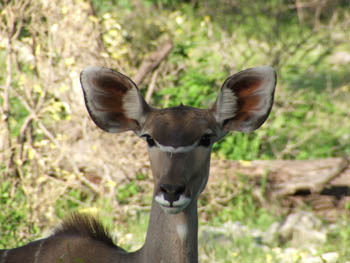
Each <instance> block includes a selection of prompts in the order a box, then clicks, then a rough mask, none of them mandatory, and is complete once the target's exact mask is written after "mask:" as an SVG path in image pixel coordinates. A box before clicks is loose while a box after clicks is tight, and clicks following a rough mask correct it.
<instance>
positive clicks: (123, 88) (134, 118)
mask: <svg viewBox="0 0 350 263" xmlns="http://www.w3.org/2000/svg"><path fill="white" fill-rule="evenodd" d="M80 83H81V86H82V88H83V91H84V98H85V104H86V107H87V110H88V112H89V114H90V116H91V118H92V120H93V121H94V122H95V124H96V125H97V126H98V127H100V128H101V129H103V130H104V131H107V132H113V133H114V132H122V131H127V130H133V131H135V132H137V131H138V130H139V129H140V127H141V126H142V124H143V123H144V120H145V118H146V115H147V112H148V111H149V109H150V107H149V106H148V105H147V103H146V102H145V100H144V99H143V97H142V95H141V94H140V92H139V90H138V89H137V87H136V85H135V83H134V82H132V80H131V79H129V78H128V77H126V76H124V75H123V74H121V73H119V72H116V71H113V70H111V69H107V68H102V67H87V68H85V69H84V70H83V71H82V72H81V74H80Z"/></svg>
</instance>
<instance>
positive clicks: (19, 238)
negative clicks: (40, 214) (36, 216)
mask: <svg viewBox="0 0 350 263" xmlns="http://www.w3.org/2000/svg"><path fill="white" fill-rule="evenodd" d="M0 172H1V171H0ZM0 176H1V175H0ZM0 207H1V213H0V233H1V238H0V248H1V247H15V246H20V245H23V244H25V243H26V242H28V240H27V239H26V237H25V236H24V235H23V232H29V234H30V236H31V239H32V240H33V239H35V235H37V234H38V229H37V228H36V227H35V226H34V225H32V224H30V221H29V218H28V215H29V213H30V211H29V210H28V207H27V200H26V196H25V194H24V192H23V190H22V189H21V188H20V187H18V186H16V185H15V182H14V181H12V180H5V181H2V182H1V184H0ZM22 231H23V232H22Z"/></svg>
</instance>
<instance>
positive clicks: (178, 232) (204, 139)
mask: <svg viewBox="0 0 350 263" xmlns="http://www.w3.org/2000/svg"><path fill="white" fill-rule="evenodd" d="M80 80H81V84H82V87H83V91H84V96H85V103H86V106H87V109H88V112H89V114H90V116H91V118H92V120H93V121H94V122H95V123H96V125H97V126H98V127H100V128H101V129H102V130H104V131H107V132H112V133H115V132H123V131H127V130H132V131H134V132H135V133H136V135H137V136H139V137H140V138H142V139H144V140H145V141H146V142H147V144H148V152H149V158H150V162H151V168H152V172H153V177H154V195H153V201H152V209H151V218H150V221H149V227H148V231H147V235H146V242H145V244H144V246H143V247H142V248H141V249H140V250H138V251H136V252H132V253H127V252H126V251H124V250H123V249H121V248H119V247H118V246H116V245H114V244H113V242H112V241H111V238H110V237H109V234H108V232H107V231H106V230H105V229H104V228H103V227H102V226H101V224H100V223H99V222H98V221H96V220H95V219H93V218H91V217H87V216H83V215H74V216H72V217H71V218H70V219H68V220H66V221H65V222H64V223H63V224H62V226H61V227H60V228H58V229H56V231H55V232H54V234H53V235H51V236H50V237H48V238H45V239H41V240H38V241H35V242H32V243H29V244H27V245H25V246H23V247H19V248H14V249H10V250H2V251H0V263H22V262H23V263H24V262H25V263H44V262H45V263H48V262H62V263H63V262H80V263H107V262H108V263H110V262H126V263H127V262H130V263H136V262H142V263H160V262H163V263H175V262H176V263H195V262H198V236H197V233H198V217H197V199H198V196H199V195H200V193H201V192H202V191H203V190H204V188H205V186H206V183H207V181H208V176H209V164H210V153H211V149H212V145H213V143H214V142H216V141H218V140H219V139H221V138H222V137H223V136H225V135H226V134H227V133H228V132H230V131H232V130H235V131H241V132H250V131H253V130H255V129H257V128H258V127H260V126H261V125H262V124H263V122H264V121H265V120H266V118H267V117H268V115H269V113H270V110H271V107H272V104H273V97H274V90H275V85H276V75H275V72H274V70H273V69H272V68H271V67H267V66H264V67H256V68H252V69H247V70H244V71H241V72H239V73H237V74H234V75H233V76H231V77H229V78H228V79H227V80H226V81H225V82H224V84H223V86H222V88H221V91H220V93H219V95H218V97H217V100H216V102H215V104H214V106H213V107H211V108H210V109H197V108H192V107H189V106H184V105H180V106H177V107H171V108H166V109H156V108H153V107H151V106H149V105H148V104H147V103H146V102H145V100H144V99H143V97H142V95H141V93H140V92H139V90H138V89H137V87H136V85H135V84H134V83H133V82H132V80H130V79H129V78H128V77H126V76H124V75H123V74H121V73H118V72H115V71H113V70H111V69H106V68H101V67H88V68H86V69H85V70H84V71H83V72H82V73H81V78H80Z"/></svg>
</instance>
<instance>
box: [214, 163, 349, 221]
mask: <svg viewBox="0 0 350 263" xmlns="http://www.w3.org/2000/svg"><path fill="white" fill-rule="evenodd" d="M211 169H212V171H211V173H212V174H225V176H226V177H228V178H230V179H232V180H235V179H236V178H237V176H238V175H244V176H246V177H248V178H249V179H251V180H249V182H250V183H252V184H253V187H255V188H256V189H259V188H261V182H262V180H263V179H264V180H265V182H266V186H265V189H264V195H265V197H266V198H267V199H268V200H280V201H281V202H282V204H283V206H284V207H285V208H290V209H293V208H295V207H300V206H309V207H311V208H312V209H314V210H316V212H318V213H319V214H321V215H322V216H324V217H325V218H327V219H330V220H333V219H334V218H335V217H336V214H337V213H336V211H344V210H346V209H348V208H347V206H350V163H349V160H347V159H345V158H328V159H321V160H300V161H299V160H268V161H267V160H266V161H265V160H259V161H226V160H215V159H214V160H213V163H212V168H211ZM218 170H219V171H218ZM210 180H218V178H215V177H214V176H212V177H211V178H210ZM219 180H220V179H219Z"/></svg>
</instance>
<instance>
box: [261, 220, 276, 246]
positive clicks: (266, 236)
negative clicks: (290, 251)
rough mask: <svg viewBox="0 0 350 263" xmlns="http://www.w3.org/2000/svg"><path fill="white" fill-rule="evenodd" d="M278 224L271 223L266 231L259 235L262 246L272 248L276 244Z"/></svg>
mask: <svg viewBox="0 0 350 263" xmlns="http://www.w3.org/2000/svg"><path fill="white" fill-rule="evenodd" d="M279 229H280V223H279V222H275V223H272V224H271V226H270V227H269V229H268V230H266V231H265V232H263V233H262V234H261V241H262V243H263V244H266V245H269V246H273V245H274V244H276V243H277V242H278V235H279Z"/></svg>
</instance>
